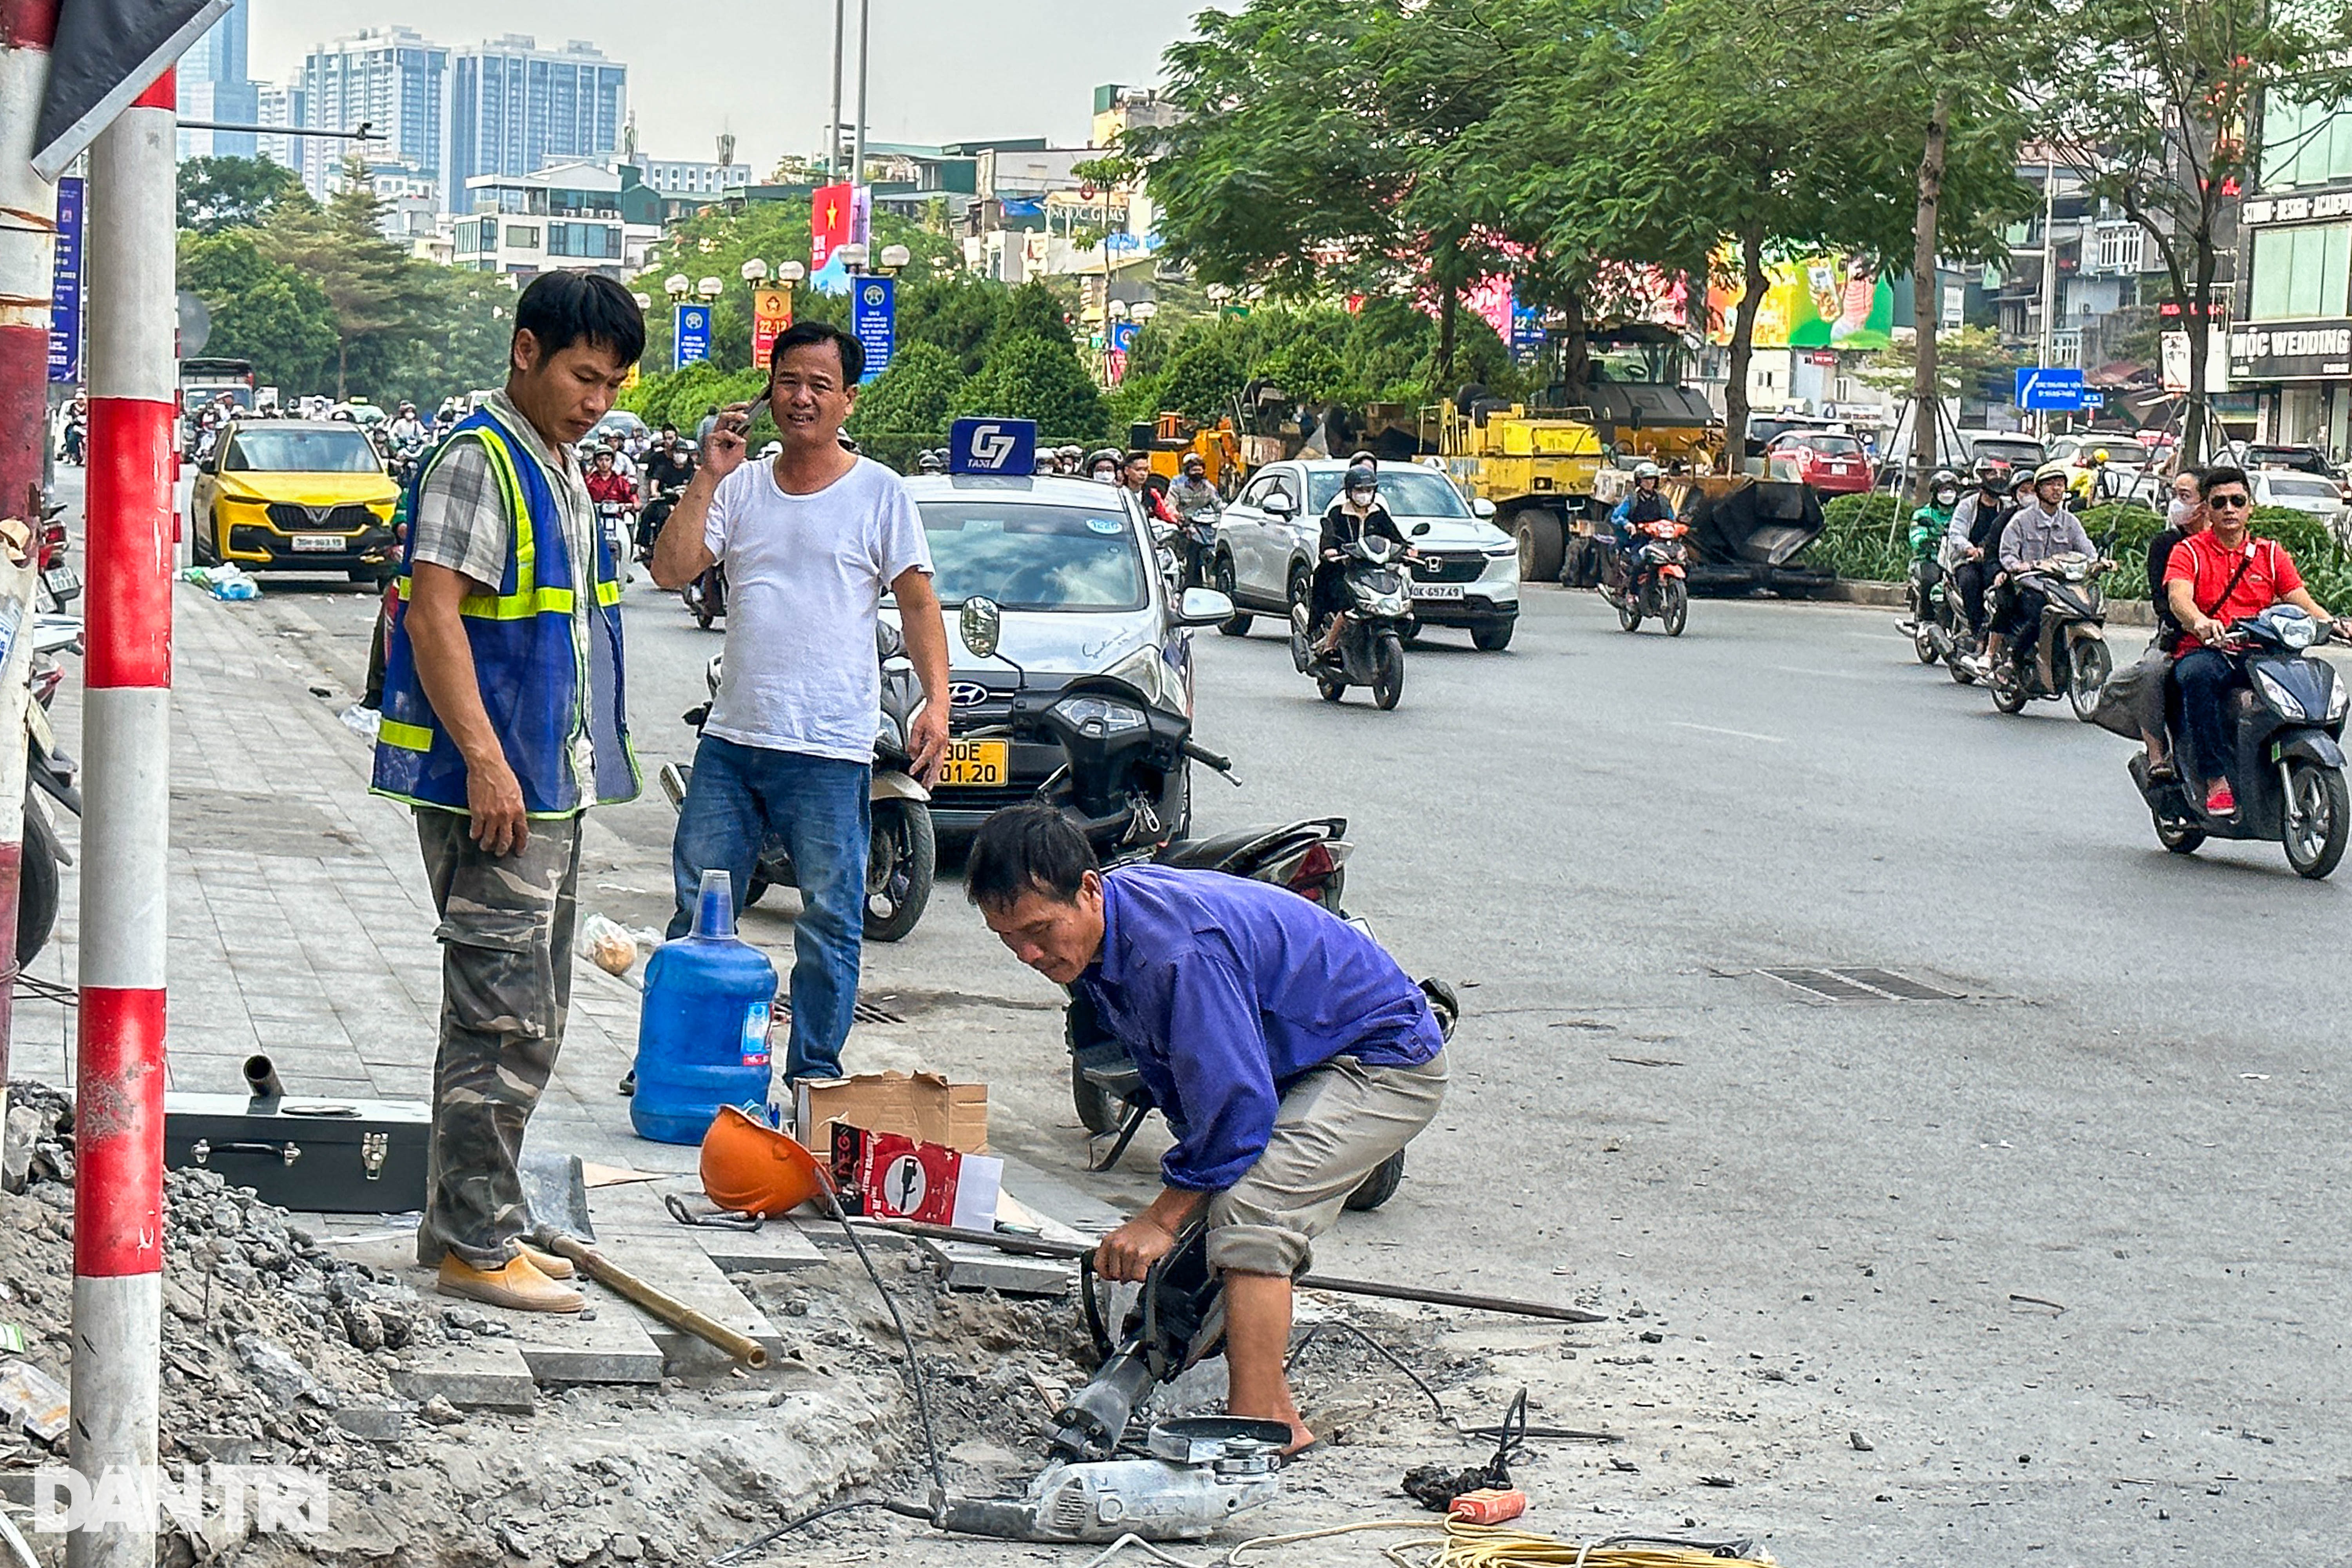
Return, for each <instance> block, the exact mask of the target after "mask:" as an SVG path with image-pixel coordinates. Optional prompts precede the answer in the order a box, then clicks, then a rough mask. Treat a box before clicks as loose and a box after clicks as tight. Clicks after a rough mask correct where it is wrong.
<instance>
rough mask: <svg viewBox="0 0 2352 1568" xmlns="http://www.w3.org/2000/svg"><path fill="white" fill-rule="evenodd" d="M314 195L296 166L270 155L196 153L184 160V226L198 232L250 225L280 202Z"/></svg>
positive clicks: (181, 180)
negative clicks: (211, 155) (305, 187)
mask: <svg viewBox="0 0 2352 1568" xmlns="http://www.w3.org/2000/svg"><path fill="white" fill-rule="evenodd" d="M309 201H310V196H309V195H307V194H306V193H305V192H304V191H303V189H302V182H301V180H300V179H299V178H298V177H297V176H296V175H295V173H294V171H293V170H291V169H289V168H288V167H286V166H285V165H284V164H283V163H276V162H274V161H272V160H270V159H268V158H191V159H189V160H188V161H187V162H186V163H183V164H181V165H180V173H179V203H180V226H181V227H182V228H184V229H194V230H195V231H196V232H197V233H199V234H218V233H220V232H222V231H223V230H224V229H231V228H251V227H253V226H256V225H257V224H259V223H261V222H263V221H264V220H265V219H267V218H268V216H269V215H270V213H271V212H272V211H273V210H275V209H276V208H277V207H278V205H279V204H280V203H285V202H295V203H304V204H307V203H308V202H309Z"/></svg>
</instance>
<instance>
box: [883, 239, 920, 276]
mask: <svg viewBox="0 0 2352 1568" xmlns="http://www.w3.org/2000/svg"><path fill="white" fill-rule="evenodd" d="M914 259H915V253H914V252H913V251H911V250H909V249H908V248H907V247H905V246H903V245H886V246H884V247H882V270H883V271H885V272H896V271H898V268H901V267H904V266H906V265H907V264H908V262H910V261H912V260H914Z"/></svg>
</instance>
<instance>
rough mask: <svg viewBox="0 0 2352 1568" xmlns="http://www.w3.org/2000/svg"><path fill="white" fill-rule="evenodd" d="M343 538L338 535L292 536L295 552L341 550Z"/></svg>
mask: <svg viewBox="0 0 2352 1568" xmlns="http://www.w3.org/2000/svg"><path fill="white" fill-rule="evenodd" d="M342 547H343V536H342V535H341V534H340V533H298V534H296V535H295V536H294V548H295V549H297V550H341V548H342Z"/></svg>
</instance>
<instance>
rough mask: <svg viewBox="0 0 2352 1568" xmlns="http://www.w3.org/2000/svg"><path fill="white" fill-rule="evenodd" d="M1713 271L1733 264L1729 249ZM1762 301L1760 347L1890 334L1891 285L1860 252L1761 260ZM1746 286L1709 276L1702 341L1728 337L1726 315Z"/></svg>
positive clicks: (1866, 344) (1857, 343) (1838, 344)
mask: <svg viewBox="0 0 2352 1568" xmlns="http://www.w3.org/2000/svg"><path fill="white" fill-rule="evenodd" d="M1725 268H1728V269H1729V270H1731V271H1732V272H1734V273H1736V272H1737V271H1738V263H1737V261H1736V260H1735V259H1734V258H1731V257H1730V256H1729V255H1728V254H1722V255H1718V256H1717V269H1718V271H1721V270H1723V269H1725ZM1764 276H1765V279H1766V284H1765V289H1764V303H1763V305H1762V307H1761V308H1759V310H1757V312H1756V346H1757V347H1758V348H1759V349H1883V348H1889V347H1892V346H1893V344H1894V342H1895V289H1894V286H1893V285H1892V284H1890V283H1888V282H1887V280H1886V279H1885V278H1883V277H1880V276H1879V274H1878V268H1877V266H1876V264H1875V263H1874V262H1871V261H1868V260H1865V259H1864V258H1860V257H1840V256H1811V257H1806V258H1802V259H1801V260H1796V261H1780V262H1773V263H1770V264H1769V265H1768V266H1766V268H1764ZM1746 292H1747V291H1746V290H1745V289H1742V288H1741V287H1740V285H1739V284H1738V282H1731V283H1721V282H1716V283H1710V284H1708V285H1707V290H1706V313H1707V334H1706V335H1707V341H1708V342H1716V343H1727V342H1730V341H1731V319H1732V314H1733V312H1734V311H1736V310H1738V309H1739V301H1740V298H1741V296H1742V295H1744V294H1745V293H1746Z"/></svg>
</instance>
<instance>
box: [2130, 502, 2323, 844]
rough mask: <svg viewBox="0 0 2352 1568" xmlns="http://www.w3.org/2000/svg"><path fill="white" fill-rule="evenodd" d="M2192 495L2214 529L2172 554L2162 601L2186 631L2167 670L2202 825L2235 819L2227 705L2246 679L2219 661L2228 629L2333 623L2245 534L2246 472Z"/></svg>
mask: <svg viewBox="0 0 2352 1568" xmlns="http://www.w3.org/2000/svg"><path fill="white" fill-rule="evenodd" d="M2198 488H2199V489H2200V491H2201V492H2202V493H2203V496H2204V502H2205V513H2206V516H2207V517H2208V518H2210V520H2211V526H2210V527H2208V528H2206V529H2205V530H2203V531H2200V532H2197V533H2192V534H2190V535H2189V536H2188V537H2187V538H2185V539H2183V540H2182V541H2180V542H2179V543H2178V544H2175V545H2174V546H2173V547H2172V555H2171V559H2170V560H2169V561H2168V562H2167V563H2166V564H2165V569H2164V593H2165V599H2166V602H2167V604H2168V606H2169V608H2170V609H2171V611H2172V618H2173V619H2174V620H2175V621H2177V622H2179V624H2180V626H2181V627H2182V628H2183V631H2182V635H2181V637H2180V639H2179V642H2177V643H2176V644H2174V647H2173V651H2174V652H2175V653H2176V654H2178V655H2179V659H2178V661H2177V662H2176V663H2175V664H2174V665H2173V667H2172V670H2173V675H2174V678H2175V679H2178V680H2179V683H2180V719H2181V728H2182V729H2183V730H2185V731H2188V734H2187V737H2186V739H2187V741H2188V746H2187V755H2186V757H2185V758H2184V759H2183V761H2184V763H2185V764H2186V767H2187V768H2188V769H2193V770H2195V771H2194V772H2193V773H2188V774H2187V777H2186V779H2185V780H2184V782H2189V783H2192V784H2196V785H2199V786H2201V793H2200V798H2201V799H2202V800H2203V801H2204V802H2205V811H2206V814H2207V815H2208V816H2234V815H2235V814H2236V812H2237V809H2238V802H2237V798H2236V796H2235V795H2234V794H2233V793H2232V792H2231V788H2230V780H2229V777H2228V763H2229V758H2230V740H2229V736H2230V729H2229V717H2228V713H2227V710H2226V708H2225V703H2226V701H2227V700H2228V697H2229V693H2230V689H2231V687H2233V686H2236V685H2238V684H2240V683H2241V682H2242V680H2243V679H2244V677H2243V676H2242V674H2241V672H2240V670H2239V668H2238V667H2237V666H2236V665H2235V664H2232V663H2231V661H2230V658H2229V657H2228V656H2227V655H2225V654H2223V653H2221V651H2220V645H2221V643H2222V642H2224V641H2226V640H2227V639H2228V637H2229V635H2230V623H2231V622H2232V621H2235V620H2240V619H2242V618H2243V617H2245V616H2258V615H2260V614H2262V613H2263V611H2264V610H2267V609H2269V608H2270V607H2271V606H2272V605H2278V604H2287V605H2294V607H2295V608H2297V609H2299V610H2301V611H2302V612H2303V613H2304V614H2305V615H2307V616H2310V617H2311V618H2312V619H2314V620H2316V621H2325V620H2327V619H2329V618H2330V617H2329V616H2328V614H2327V612H2326V610H2325V609H2323V608H2322V607H2321V606H2320V604H2319V601H2318V600H2316V599H2315V598H2313V597H2312V596H2311V593H2310V590H2308V589H2306V588H2305V586H2304V585H2303V574H2302V573H2300V572H2299V571H2297V570H2296V569H2295V564H2294V557H2293V556H2292V555H2289V554H2288V553H2287V552H2286V551H2285V549H2284V547H2282V546H2281V545H2280V544H2279V542H2277V541H2276V540H2273V539H2256V538H2253V537H2252V536H2251V535H2250V534H2249V533H2248V531H2247V526H2246V525H2247V523H2248V521H2250V520H2251V518H2252V512H2253V488H2252V485H2251V484H2249V483H2248V481H2247V479H2246V471H2245V470H2244V469H2243V468H2231V467H2228V466H2226V465H2223V466H2217V467H2214V468H2208V469H2206V470H2205V474H2204V477H2203V478H2202V479H2200V481H2199V485H2198ZM2335 630H2336V636H2338V637H2347V636H2352V621H2346V620H2338V621H2336V626H2335Z"/></svg>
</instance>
